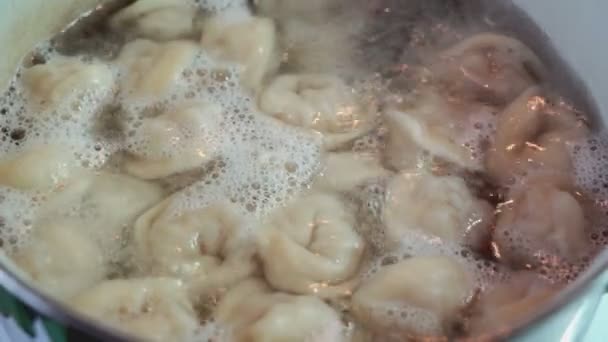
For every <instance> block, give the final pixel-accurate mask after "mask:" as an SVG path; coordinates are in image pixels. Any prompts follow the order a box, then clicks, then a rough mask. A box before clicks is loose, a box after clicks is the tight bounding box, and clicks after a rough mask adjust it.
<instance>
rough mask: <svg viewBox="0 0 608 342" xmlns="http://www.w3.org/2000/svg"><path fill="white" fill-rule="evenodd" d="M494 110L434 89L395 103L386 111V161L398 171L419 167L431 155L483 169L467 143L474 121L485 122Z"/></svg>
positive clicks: (416, 92) (411, 95)
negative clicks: (442, 94) (467, 102)
mask: <svg viewBox="0 0 608 342" xmlns="http://www.w3.org/2000/svg"><path fill="white" fill-rule="evenodd" d="M491 113H492V109H491V108H489V107H486V106H483V105H476V104H463V103H458V102H450V100H449V99H446V98H444V97H443V96H441V95H440V94H439V93H437V92H435V91H434V90H431V89H420V90H418V91H415V92H414V93H412V94H409V95H407V96H404V97H401V98H399V99H398V101H394V103H391V104H390V105H389V106H387V109H386V110H385V112H384V120H385V124H386V126H387V127H388V133H389V136H388V142H387V146H386V150H385V153H386V159H387V162H388V164H389V165H391V166H392V167H393V168H395V169H398V170H403V169H407V168H413V167H417V166H418V165H419V164H420V159H421V156H423V154H422V153H423V152H424V153H428V154H429V155H430V156H432V157H437V158H439V159H441V160H445V161H448V162H451V163H454V164H456V165H458V166H460V167H463V168H466V169H470V170H475V171H479V170H483V162H482V159H481V158H480V156H477V155H475V154H474V150H473V149H472V147H474V146H466V143H469V144H471V143H473V144H474V145H478V144H479V143H480V142H479V141H473V142H470V141H468V140H470V139H471V138H470V137H468V136H467V135H466V133H467V132H468V131H469V128H470V127H472V126H473V125H474V122H472V118H474V117H479V119H480V120H485V118H487V117H491Z"/></svg>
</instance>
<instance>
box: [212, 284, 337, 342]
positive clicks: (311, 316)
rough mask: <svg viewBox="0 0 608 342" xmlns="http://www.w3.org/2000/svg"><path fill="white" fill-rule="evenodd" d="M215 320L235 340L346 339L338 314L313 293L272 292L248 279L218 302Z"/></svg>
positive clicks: (259, 341) (243, 341)
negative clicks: (297, 294) (290, 293)
mask: <svg viewBox="0 0 608 342" xmlns="http://www.w3.org/2000/svg"><path fill="white" fill-rule="evenodd" d="M215 316H216V321H217V322H218V323H219V324H220V325H221V326H223V327H225V328H227V335H228V336H227V340H230V341H235V342H245V341H250V342H262V341H263V342H292V341H293V342H296V341H302V342H303V341H336V342H340V341H343V340H344V339H343V336H342V332H343V331H342V330H343V325H342V323H341V321H340V318H339V316H338V314H337V313H336V312H335V311H334V309H332V308H331V307H329V306H328V305H327V304H325V303H324V302H323V301H322V300H320V299H318V298H317V297H314V296H292V295H287V294H284V293H277V292H275V293H273V292H271V291H270V289H269V288H268V287H267V286H266V284H264V283H263V282H262V281H260V280H257V279H249V280H246V281H244V282H242V283H241V284H239V285H237V286H235V287H234V288H233V289H231V290H230V291H229V292H228V293H227V294H226V295H225V296H224V298H222V300H221V301H220V302H219V304H218V307H217V310H216V313H215Z"/></svg>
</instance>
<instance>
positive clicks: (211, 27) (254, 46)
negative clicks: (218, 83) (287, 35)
mask: <svg viewBox="0 0 608 342" xmlns="http://www.w3.org/2000/svg"><path fill="white" fill-rule="evenodd" d="M201 44H202V46H203V49H205V50H209V51H210V52H211V53H212V54H213V55H214V56H215V57H217V59H218V60H228V61H233V62H236V63H239V64H241V65H242V67H243V69H242V72H241V82H242V84H243V85H244V86H245V87H247V88H249V89H253V90H257V89H258V88H259V87H260V86H261V85H262V83H263V82H264V79H265V78H266V77H267V76H268V75H269V74H270V73H272V72H273V71H274V70H275V69H276V68H277V67H278V64H279V61H278V52H277V47H276V32H275V26H274V22H273V21H272V20H271V19H268V18H261V17H245V18H238V19H234V18H228V17H225V16H221V15H219V16H216V17H213V18H211V19H209V20H208V21H207V22H206V23H205V25H204V27H203V37H202V40H201Z"/></svg>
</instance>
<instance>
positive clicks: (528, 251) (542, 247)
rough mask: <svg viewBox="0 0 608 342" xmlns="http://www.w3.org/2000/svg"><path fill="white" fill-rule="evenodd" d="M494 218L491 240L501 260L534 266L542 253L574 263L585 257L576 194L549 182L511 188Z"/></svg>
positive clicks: (582, 221)
mask: <svg viewBox="0 0 608 342" xmlns="http://www.w3.org/2000/svg"><path fill="white" fill-rule="evenodd" d="M509 199H510V201H509V202H507V203H509V205H507V206H505V207H504V208H502V210H501V212H500V214H499V215H498V221H497V223H496V230H495V232H494V240H495V242H496V243H497V245H498V247H499V249H500V253H501V256H502V258H504V259H505V260H507V261H509V262H511V263H513V264H515V265H518V266H523V265H526V264H532V265H534V264H537V262H538V257H539V256H540V255H542V254H544V253H548V254H549V255H554V256H557V257H560V258H563V259H565V260H567V261H572V262H576V261H578V260H579V259H580V258H581V257H582V256H584V255H586V254H588V253H589V251H588V246H589V241H588V239H587V236H586V233H585V230H586V226H587V221H586V217H585V212H584V210H583V208H582V206H581V204H580V201H581V200H582V198H580V197H579V196H578V195H576V192H574V191H572V190H570V189H569V187H565V186H562V185H559V184H555V183H553V182H549V181H542V180H541V181H535V182H531V183H528V184H525V185H523V186H522V187H519V188H515V189H514V190H512V191H511V193H510V194H509Z"/></svg>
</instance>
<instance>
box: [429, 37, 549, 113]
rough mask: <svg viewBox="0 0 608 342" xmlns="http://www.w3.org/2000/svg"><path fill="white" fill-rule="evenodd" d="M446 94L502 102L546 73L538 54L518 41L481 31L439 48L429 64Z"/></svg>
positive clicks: (505, 102) (499, 103)
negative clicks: (433, 60) (449, 45)
mask: <svg viewBox="0 0 608 342" xmlns="http://www.w3.org/2000/svg"><path fill="white" fill-rule="evenodd" d="M429 69H430V71H431V76H432V77H433V78H435V79H437V80H438V81H439V84H440V85H443V86H444V87H445V89H446V90H447V91H448V94H449V95H452V96H456V97H460V98H463V99H468V100H474V101H480V102H484V103H492V104H497V105H503V104H507V103H509V102H511V101H512V100H513V99H515V98H516V97H517V96H518V95H519V94H521V93H522V92H523V91H524V90H525V89H527V88H528V87H530V86H533V85H535V84H536V83H538V82H539V81H541V79H542V78H543V77H544V76H546V75H545V74H546V71H545V67H544V66H543V64H542V62H541V61H540V60H539V59H538V57H537V56H536V55H535V54H534V52H532V51H531V50H530V48H528V47H527V46H526V45H524V44H523V43H522V42H520V41H518V40H516V39H514V38H511V37H508V36H504V35H500V34H496V33H481V34H477V35H474V36H472V37H470V38H467V39H465V40H464V41H462V42H460V43H458V44H456V45H454V46H452V47H451V48H449V49H447V50H445V51H443V52H442V53H441V54H440V56H439V60H438V61H437V62H436V63H433V64H431V65H430V66H429Z"/></svg>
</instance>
